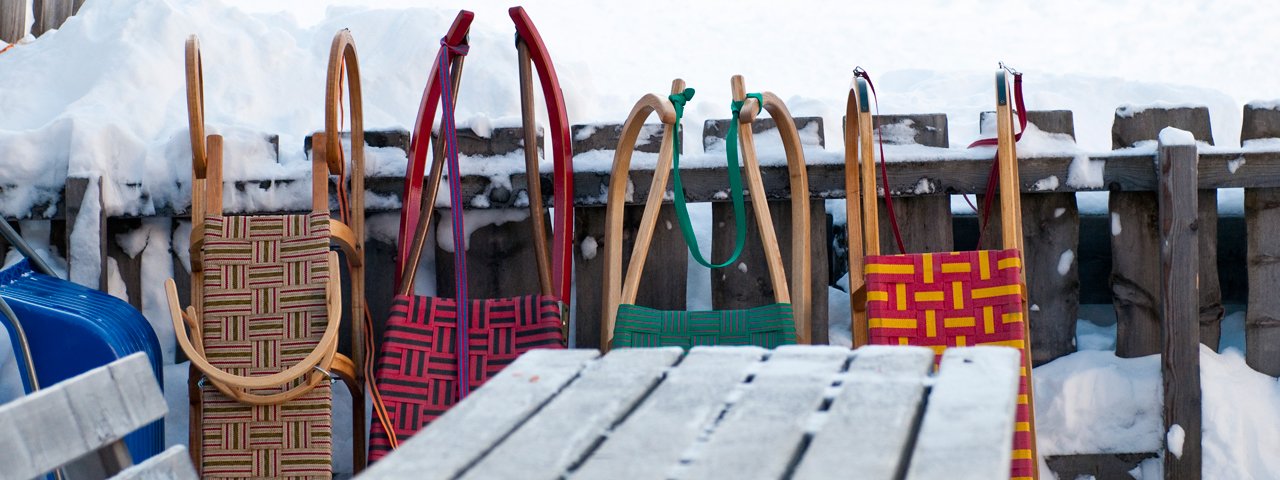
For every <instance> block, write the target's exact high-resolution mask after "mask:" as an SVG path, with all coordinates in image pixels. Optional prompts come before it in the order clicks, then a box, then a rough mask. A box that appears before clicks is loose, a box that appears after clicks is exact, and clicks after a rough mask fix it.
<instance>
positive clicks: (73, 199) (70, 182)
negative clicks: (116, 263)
mask: <svg viewBox="0 0 1280 480" xmlns="http://www.w3.org/2000/svg"><path fill="white" fill-rule="evenodd" d="M95 183H96V185H94V187H93V188H96V189H97V190H98V191H97V204H98V212H97V213H98V219H97V225H96V226H95V227H96V229H97V233H98V259H97V260H98V279H97V285H96V286H95V285H88V286H89V287H92V288H97V289H98V290H102V291H106V290H107V211H106V208H105V207H104V205H103V198H102V197H103V195H104V192H103V191H102V177H98V179H97V180H96V181H95ZM89 188H90V185H89V179H87V178H76V177H67V183H66V188H65V190H64V195H66V199H67V201H66V205H67V213H66V228H67V233H66V242H67V249H66V250H65V251H66V252H67V279H68V280H71V279H73V278H76V277H75V273H74V272H75V271H76V269H77V268H84V266H83V265H76V264H75V262H73V261H72V258H73V257H74V254H73V253H72V249H73V243H74V240H73V239H74V238H75V236H74V235H73V232H74V230H75V228H76V220H77V219H78V218H79V217H80V209H81V208H82V207H83V206H84V201H85V199H86V197H88V194H89Z"/></svg>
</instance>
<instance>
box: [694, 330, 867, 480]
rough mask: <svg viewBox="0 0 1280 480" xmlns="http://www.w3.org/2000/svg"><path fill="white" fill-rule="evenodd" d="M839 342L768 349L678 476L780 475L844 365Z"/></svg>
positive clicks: (844, 354)
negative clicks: (825, 345) (767, 356)
mask: <svg viewBox="0 0 1280 480" xmlns="http://www.w3.org/2000/svg"><path fill="white" fill-rule="evenodd" d="M848 358H849V350H848V349H846V348H843V347H808V346H804V345H788V346H783V347H779V348H778V349H777V350H775V351H774V352H773V354H771V355H770V356H769V358H768V360H767V361H765V362H764V363H763V364H761V365H760V368H759V370H758V371H757V372H756V373H755V376H754V379H753V380H752V381H751V383H749V384H745V383H744V384H740V385H739V386H738V389H740V390H741V392H742V396H741V398H740V399H738V400H737V401H735V402H733V404H732V405H731V406H729V407H728V409H727V411H726V413H725V414H724V415H723V416H722V417H721V418H720V419H719V420H718V421H717V422H716V423H715V425H713V426H712V427H711V431H710V436H709V437H708V438H706V440H705V441H701V440H700V441H699V444H698V445H695V446H693V447H692V448H690V450H692V451H696V454H695V453H687V454H686V456H690V457H692V459H691V461H690V463H689V464H688V465H686V466H685V469H684V470H683V471H681V470H677V472H678V473H677V474H676V475H675V476H677V477H680V478H783V476H784V474H785V473H786V472H787V470H788V469H789V467H790V465H791V463H792V460H793V458H796V457H798V456H799V455H800V454H801V453H803V452H802V451H801V440H802V439H803V438H804V436H805V431H806V429H807V425H806V423H807V421H808V419H809V418H811V417H812V416H813V415H814V414H815V413H816V412H817V410H818V408H819V407H820V406H821V405H822V403H823V400H824V394H825V391H826V390H827V389H828V388H829V387H830V386H831V384H832V382H833V381H834V380H835V378H836V376H837V374H838V373H840V371H841V370H842V369H843V368H844V367H845V364H846V362H847V361H848Z"/></svg>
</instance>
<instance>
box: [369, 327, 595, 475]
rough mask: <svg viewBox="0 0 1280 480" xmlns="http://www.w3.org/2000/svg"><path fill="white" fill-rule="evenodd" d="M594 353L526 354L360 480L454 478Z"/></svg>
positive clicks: (557, 390) (566, 381)
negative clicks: (366, 479) (364, 479)
mask: <svg viewBox="0 0 1280 480" xmlns="http://www.w3.org/2000/svg"><path fill="white" fill-rule="evenodd" d="M599 356H600V352H597V351H595V350H532V351H530V352H529V353H526V354H524V355H522V356H521V357H520V358H518V359H516V361H515V362H514V363H512V364H511V365H509V366H507V368H505V369H503V370H502V372H501V373H499V374H498V375H497V376H495V377H493V379H491V380H489V381H488V382H487V383H485V385H484V388H481V389H478V390H476V391H475V392H473V393H472V394H471V395H470V396H468V397H467V401H465V402H462V403H459V404H458V405H456V406H454V407H453V408H452V409H450V410H449V411H448V413H445V414H444V415H443V416H441V417H440V418H439V419H438V420H436V421H435V423H433V424H432V425H431V428H427V429H423V430H422V431H420V432H418V433H417V434H416V435H414V436H413V437H412V438H410V439H409V440H407V441H405V442H403V443H401V444H400V448H398V449H397V450H396V451H394V452H392V453H391V455H388V456H387V457H386V458H384V459H383V460H381V461H379V462H378V463H375V464H373V465H372V466H371V467H369V469H368V470H365V473H364V474H363V476H362V477H361V478H368V479H369V480H377V479H384V478H385V479H401V478H421V479H435V478H454V477H456V476H457V475H460V474H461V473H462V472H463V471H465V470H466V469H467V468H468V467H469V466H470V465H471V464H472V463H473V462H474V461H475V460H477V459H478V458H480V456H481V455H483V454H484V453H485V452H486V451H488V450H489V448H490V447H491V446H493V445H494V444H496V443H498V442H499V441H500V440H501V439H503V438H505V437H507V435H509V434H510V433H511V432H512V431H514V430H515V429H516V428H518V427H519V426H520V425H521V424H522V423H523V422H524V421H525V419H527V418H528V417H529V415H531V414H532V413H533V412H535V411H537V410H538V409H540V408H542V407H543V405H546V403H547V402H548V401H550V400H551V399H552V398H553V397H555V396H556V395H557V394H559V393H560V391H561V390H562V389H564V387H565V385H568V384H569V383H570V382H572V381H573V380H574V379H575V378H577V376H578V374H579V373H580V372H581V371H582V369H583V368H585V367H586V366H587V364H588V363H590V362H592V361H593V360H595V359H596V358H597V357H599Z"/></svg>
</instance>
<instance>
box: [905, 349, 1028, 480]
mask: <svg viewBox="0 0 1280 480" xmlns="http://www.w3.org/2000/svg"><path fill="white" fill-rule="evenodd" d="M1019 357H1020V355H1019V354H1018V351H1017V350H1014V349H1011V348H1005V347H962V348H949V349H947V350H946V351H945V352H943V354H942V365H941V368H940V370H939V374H938V377H937V382H936V383H935V384H934V386H933V390H932V392H931V393H930V394H929V399H928V405H927V406H926V408H925V412H924V419H923V421H922V422H921V424H920V431H919V433H918V435H917V437H916V444H915V450H914V452H913V453H912V455H911V462H910V466H909V467H908V470H907V475H906V478H908V479H935V478H947V479H952V480H965V479H989V478H1007V477H1008V476H1009V465H1010V462H1011V461H1012V455H1013V451H1012V449H1010V446H1011V445H1012V444H1013V427H1014V412H1015V408H1014V407H1016V406H1017V394H1018V370H1019V366H1020V364H1021V362H1020V358H1019Z"/></svg>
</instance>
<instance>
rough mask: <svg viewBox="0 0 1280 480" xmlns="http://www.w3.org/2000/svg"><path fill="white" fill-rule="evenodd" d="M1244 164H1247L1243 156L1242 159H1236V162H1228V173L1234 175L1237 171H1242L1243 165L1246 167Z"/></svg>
mask: <svg viewBox="0 0 1280 480" xmlns="http://www.w3.org/2000/svg"><path fill="white" fill-rule="evenodd" d="M1244 163H1245V160H1244V156H1243V155H1241V156H1240V157H1237V158H1236V159H1234V160H1228V161H1227V171H1228V172H1231V173H1233V174H1234V173H1236V170H1239V169H1240V166H1241V165H1244Z"/></svg>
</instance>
